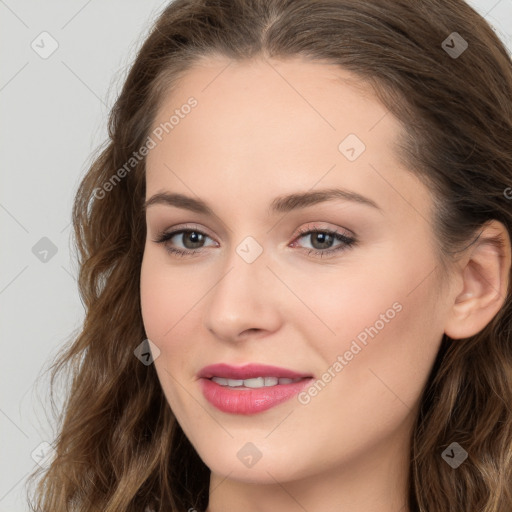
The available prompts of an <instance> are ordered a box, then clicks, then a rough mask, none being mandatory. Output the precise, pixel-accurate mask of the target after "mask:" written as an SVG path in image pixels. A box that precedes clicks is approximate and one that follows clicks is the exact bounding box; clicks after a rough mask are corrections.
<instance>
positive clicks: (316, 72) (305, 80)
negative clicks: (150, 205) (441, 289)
mask: <svg viewBox="0 0 512 512" xmlns="http://www.w3.org/2000/svg"><path fill="white" fill-rule="evenodd" d="M190 98H193V99H194V100H195V102H196V104H195V106H194V107H193V108H189V107H186V108H185V106H186V105H188V104H190ZM173 115H174V120H173V121H174V122H172V123H169V121H170V119H171V116H173ZM166 123H167V124H166ZM159 127H160V137H161V140H156V139H155V141H156V143H157V144H156V147H155V148H154V149H152V150H151V152H150V153H149V154H148V157H147V190H148V196H149V195H150V193H155V192H158V191H160V190H161V189H162V188H163V187H167V188H176V189H179V190H180V191H183V192H187V186H186V185H187V184H188V188H189V189H190V188H192V189H193V192H194V193H195V194H196V195H199V196H201V197H211V196H212V195H215V194H217V192H222V190H218V185H216V184H218V183H219V182H222V183H224V184H225V187H224V192H225V195H226V196H228V194H229V193H230V192H234V193H235V194H237V192H236V191H238V195H239V192H240V191H242V190H248V191H251V192H252V195H251V199H252V200H257V195H258V193H261V199H262V200H265V202H268V200H267V199H266V198H268V196H269V195H272V196H276V195H279V194H281V193H282V194H285V193H287V192H289V191H296V190H298V189H300V190H307V189H311V188H312V187H314V186H315V183H317V184H318V186H321V187H322V188H324V187H330V186H344V187H346V188H351V189H353V190H356V191H358V192H366V194H365V195H367V196H372V194H373V197H374V198H375V199H376V200H377V199H380V201H378V202H379V204H383V203H388V204H389V205H390V206H391V205H393V203H395V206H398V205H397V199H399V196H400V195H403V196H405V197H407V196H408V195H411V194H412V195H414V191H413V190H412V189H411V190H409V189H410V188H411V187H413V188H416V189H417V188H418V187H420V188H421V187H422V185H421V184H420V182H419V181H418V180H417V178H415V177H414V176H413V175H412V174H410V173H409V172H408V171H407V170H406V169H403V168H401V165H400V163H399V161H398V158H397V155H396V152H395V150H394V144H395V142H396V141H397V138H398V136H399V135H400V134H401V132H402V127H401V125H400V123H399V122H398V120H396V119H395V118H394V117H393V116H392V115H391V114H390V113H389V112H388V110H387V109H386V107H384V106H383V105H382V104H381V103H380V102H379V101H378V99H377V97H376V96H375V95H374V94H373V92H372V90H371V88H370V86H369V85H368V84H365V83H364V82H362V81H361V79H359V78H358V77H356V76H355V75H353V74H352V73H350V72H349V71H347V70H343V69H340V68H339V67H337V66H334V65H331V64H325V63H319V62H313V61H307V60H304V59H294V60H292V59H290V60H287V61H278V60H266V61H265V60H254V61H244V62H234V61H232V60H229V59H225V58H209V59H203V60H202V61H200V62H199V63H197V64H196V65H194V66H193V67H192V68H191V69H190V70H189V71H188V72H187V73H185V74H184V75H183V77H182V78H181V79H180V81H179V82H178V84H177V87H175V88H174V89H173V90H172V91H170V92H169V93H168V94H167V95H166V96H165V98H164V101H163V102H162V104H161V106H160V108H159V110H158V114H157V116H156V117H155V120H154V123H153V126H152V132H154V131H155V129H158V128H159ZM162 127H164V129H162ZM165 127H167V129H165ZM354 157H355V158H354ZM170 170H172V171H173V172H170ZM393 185H397V186H393ZM214 187H217V188H215V189H214ZM400 189H402V190H400ZM188 192H190V190H188ZM423 196H425V193H423ZM264 198H265V199H264ZM410 199H411V200H412V201H416V202H418V201H419V203H421V202H424V203H425V207H427V206H428V203H427V199H426V198H425V197H423V199H422V198H418V197H410ZM218 200H219V201H221V202H222V197H221V196H220V195H219V197H218ZM213 201H214V200H213ZM242 201H243V200H242ZM400 201H402V203H405V204H402V205H399V206H401V207H402V209H403V210H404V211H407V210H408V209H410V205H407V201H404V198H402V199H400ZM419 207H420V208H421V204H420V205H419ZM408 213H410V212H408Z"/></svg>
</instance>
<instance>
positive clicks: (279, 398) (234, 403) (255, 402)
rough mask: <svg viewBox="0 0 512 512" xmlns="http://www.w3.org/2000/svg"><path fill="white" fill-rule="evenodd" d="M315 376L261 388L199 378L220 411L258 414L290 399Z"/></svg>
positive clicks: (211, 400) (208, 396)
mask: <svg viewBox="0 0 512 512" xmlns="http://www.w3.org/2000/svg"><path fill="white" fill-rule="evenodd" d="M312 381H313V378H312V377H311V378H304V379H303V380H299V381H297V382H291V383H289V384H276V385H275V386H268V387H261V388H245V387H243V388H230V387H227V386H222V385H220V384H217V383H216V382H214V381H213V380H210V379H207V378H201V379H199V384H200V387H201V391H202V393H203V396H204V397H205V398H206V400H208V402H210V404H211V405H213V406H214V407H216V408H217V409H218V410H219V411H222V412H226V413H231V414H244V415H249V414H257V413H259V412H263V411H266V410H267V409H270V408H271V407H275V406H276V405H279V404H281V403H282V402H285V401H286V400H289V399H290V398H292V397H293V396H295V395H297V394H298V393H300V392H301V391H302V390H303V389H304V388H305V387H307V386H309V385H310V384H311V382H312Z"/></svg>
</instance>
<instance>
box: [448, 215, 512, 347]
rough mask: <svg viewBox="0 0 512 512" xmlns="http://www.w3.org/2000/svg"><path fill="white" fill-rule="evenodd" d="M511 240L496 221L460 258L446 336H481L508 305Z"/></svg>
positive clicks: (505, 230) (487, 227)
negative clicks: (457, 285) (506, 303)
mask: <svg viewBox="0 0 512 512" xmlns="http://www.w3.org/2000/svg"><path fill="white" fill-rule="evenodd" d="M510 253H511V247H510V236H509V234H508V231H507V229H506V227H505V226H504V225H503V224H502V223H501V222H499V221H497V220H492V221H490V222H488V223H486V224H485V225H484V227H483V228H482V230H481V232H480V236H479V237H478V239H477V240H476V241H475V242H474V243H473V244H472V245H471V246H470V247H469V248H468V249H467V250H466V254H464V256H463V258H461V260H460V263H461V266H460V267H459V272H460V275H459V276H457V277H458V280H457V281H458V282H460V283H461V285H460V286H459V290H457V292H455V297H454V300H453V302H452V304H451V310H450V311H449V313H448V317H447V321H446V325H445V331H444V332H445V333H446V334H447V335H448V336H449V337H450V338H452V339H460V338H468V337H470V336H474V335H475V334H477V333H479V332H480V331H481V330H482V329H483V328H484V327H485V326H486V325H487V324H488V323H489V322H490V321H491V320H492V319H493V318H494V316H495V315H496V314H497V313H498V311H499V310H500V309H501V307H502V306H503V304H504V303H505V300H506V296H507V291H508V286H509V281H510V269H511V256H510Z"/></svg>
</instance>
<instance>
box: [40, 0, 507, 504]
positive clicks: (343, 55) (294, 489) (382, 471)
mask: <svg viewBox="0 0 512 512" xmlns="http://www.w3.org/2000/svg"><path fill="white" fill-rule="evenodd" d="M511 98H512V66H511V61H510V58H509V56H508V54H507V51H506V49H505V47H504V46H503V44H502V43H501V42H500V40H499V39H498V38H497V37H496V35H495V34H494V32H493V31H492V29H491V28H490V27H489V25H488V24H487V23H486V22H485V20H483V18H482V17H481V16H480V15H478V14H477V13H476V12H475V11H474V10H473V9H472V8H470V7H469V6H468V5H467V4H465V3H464V2H463V1H462V0H450V1H446V0H423V1H421V2H409V1H408V0H407V1H406V0H398V1H397V0H372V1H368V2H360V1H357V0H321V1H316V2H310V1H306V0H293V1H292V0H288V1H285V0H258V1H256V0H236V1H232V0H231V1H229V2H228V1H220V2H219V1H215V2H213V1H211V0H178V1H176V2H173V3H171V4H170V5H169V6H168V7H167V8H166V9H165V10H164V11H163V13H162V14H161V16H160V17H159V19H158V20H157V22H156V24H155V26H154V28H153V30H152V32H151V34H150V35H149V37H148V38H147V40H146V41H145V43H144V45H143V47H142V49H141V50H140V52H139V54H138V55H137V58H136V60H135V63H134V64H133V66H132V68H131V70H130V73H129V75H128V77H127V79H126V82H125V85H124V87H123V90H122V92H121V94H120V97H119V99H118V100H117V102H116V104H115V107H114V109H113V111H112V114H111V117H110V124H109V133H110V141H109V144H108V146H107V147H106V148H105V149H104V150H103V151H102V153H101V155H100V156H99V157H98V158H97V160H96V161H95V163H94V165H93V166H92V167H91V169H90V170H89V172H88V173H87V175H86V176H85V178H84V179H83V181H82V183H81V185H80V188H79V190H78V193H77V196H76V201H75V205H74V211H73V215H74V226H75V234H76V242H77V248H78V250H79V254H80V265H81V267H80V280H79V285H80V291H81V295H82V297H83V300H84V303H85V307H86V310H87V315H86V319H85V323H84V326H83V330H82V331H81V333H80V335H79V336H78V338H77V339H76V340H75V342H74V343H73V345H72V346H71V347H70V348H69V349H68V350H67V351H66V353H64V354H62V356H61V358H60V360H59V361H58V362H57V363H56V365H55V368H54V372H55V373H57V372H58V371H60V370H63V369H66V368H69V369H70V370H71V371H72V375H73V376H74V380H73V384H72V386H71V389H70V391H69V393H70V394H69V401H68V402H67V403H66V407H65V411H64V414H63V417H62V423H61V424H59V432H60V435H59V437H58V439H57V440H56V442H55V450H56V457H55V460H54V462H53V464H52V465H51V466H50V468H49V470H48V471H47V473H46V474H45V475H44V478H43V479H42V481H41V483H40V484H39V487H38V491H37V494H36V498H37V504H35V505H34V506H35V507H38V508H35V510H45V511H46V510H52V511H57V512H60V511H64V510H70V509H69V508H67V507H68V506H73V507H74V508H72V510H84V511H85V510H87V511H89V510H102V511H108V512H113V511H116V512H117V511H121V510H122V511H136V510H137V511H140V510H155V511H156V510H159V511H160V510H161V511H164V510H165V511H170V510H172V511H184V510H198V511H200V510H203V511H204V510H207V511H208V512H231V511H235V510H246V511H270V510H278V509H279V510H285V511H299V510H308V511H317V510H318V511H320V510H357V511H358V512H365V511H370V510H371V511H378V512H398V511H404V512H405V511H407V512H412V511H421V512H441V511H446V510H457V511H476V510H480V511H485V512H505V511H509V510H511V509H512V492H511V491H512V489H511V480H510V478H511V470H512V459H511V455H512V446H511V441H512V409H511V406H510V404H511V403H512V377H511V375H512V373H511V370H512V339H511V338H512V299H511V292H510V275H511V244H510V238H511V232H512V207H511V197H512V190H511V188H510V187H511V186H512V101H511Z"/></svg>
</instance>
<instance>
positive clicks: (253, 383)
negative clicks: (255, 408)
mask: <svg viewBox="0 0 512 512" xmlns="http://www.w3.org/2000/svg"><path fill="white" fill-rule="evenodd" d="M211 380H212V381H213V382H216V383H217V384H220V385H221V386H229V387H231V388H238V387H241V386H244V387H246V388H263V387H271V386H276V385H277V384H290V383H292V382H298V381H299V380H302V378H298V379H288V378H284V377H283V378H281V379H280V378H278V377H255V378H253V379H244V380H242V379H224V378H222V377H212V379H211Z"/></svg>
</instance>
